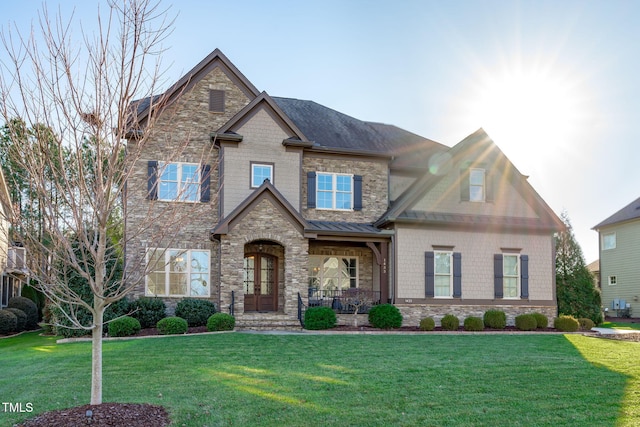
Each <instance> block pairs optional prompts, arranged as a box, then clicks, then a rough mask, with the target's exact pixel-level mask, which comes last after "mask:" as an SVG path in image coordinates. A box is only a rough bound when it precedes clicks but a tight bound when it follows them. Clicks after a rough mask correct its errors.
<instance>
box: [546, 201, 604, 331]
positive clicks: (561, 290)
mask: <svg viewBox="0 0 640 427" xmlns="http://www.w3.org/2000/svg"><path fill="white" fill-rule="evenodd" d="M561 218H562V221H563V222H564V224H565V225H566V227H567V228H566V230H565V231H562V232H560V233H558V234H556V237H555V241H556V290H557V298H558V313H559V314H567V315H571V316H574V317H576V318H580V317H585V318H589V319H591V320H593V321H594V322H595V323H596V324H599V323H602V310H601V299H600V292H599V291H598V290H597V289H596V287H595V285H594V281H593V275H592V274H591V272H590V271H589V269H587V265H586V263H585V260H584V255H583V254H582V249H581V248H580V245H579V244H578V242H577V241H576V238H575V236H574V234H573V228H572V227H571V222H570V220H569V216H568V214H567V213H566V212H563V213H562V215H561Z"/></svg>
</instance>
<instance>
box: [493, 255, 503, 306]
mask: <svg viewBox="0 0 640 427" xmlns="http://www.w3.org/2000/svg"><path fill="white" fill-rule="evenodd" d="M502 279H503V271H502V254H495V255H494V256H493V288H494V295H495V297H496V298H503V297H504V293H503V280H502Z"/></svg>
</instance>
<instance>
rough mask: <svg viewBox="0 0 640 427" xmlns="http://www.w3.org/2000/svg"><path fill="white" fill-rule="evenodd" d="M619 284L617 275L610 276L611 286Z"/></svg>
mask: <svg viewBox="0 0 640 427" xmlns="http://www.w3.org/2000/svg"><path fill="white" fill-rule="evenodd" d="M617 284H618V278H617V277H616V276H609V286H615V285H617Z"/></svg>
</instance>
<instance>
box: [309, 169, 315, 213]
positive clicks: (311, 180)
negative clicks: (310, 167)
mask: <svg viewBox="0 0 640 427" xmlns="http://www.w3.org/2000/svg"><path fill="white" fill-rule="evenodd" d="M307 208H309V209H315V208H316V173H315V172H307Z"/></svg>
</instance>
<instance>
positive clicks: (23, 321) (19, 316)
mask: <svg viewBox="0 0 640 427" xmlns="http://www.w3.org/2000/svg"><path fill="white" fill-rule="evenodd" d="M7 310H8V311H10V312H12V313H13V314H14V315H15V316H16V320H17V322H16V332H22V331H24V330H25V329H26V328H27V314H26V313H25V312H24V311H22V310H20V309H19V308H7Z"/></svg>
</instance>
